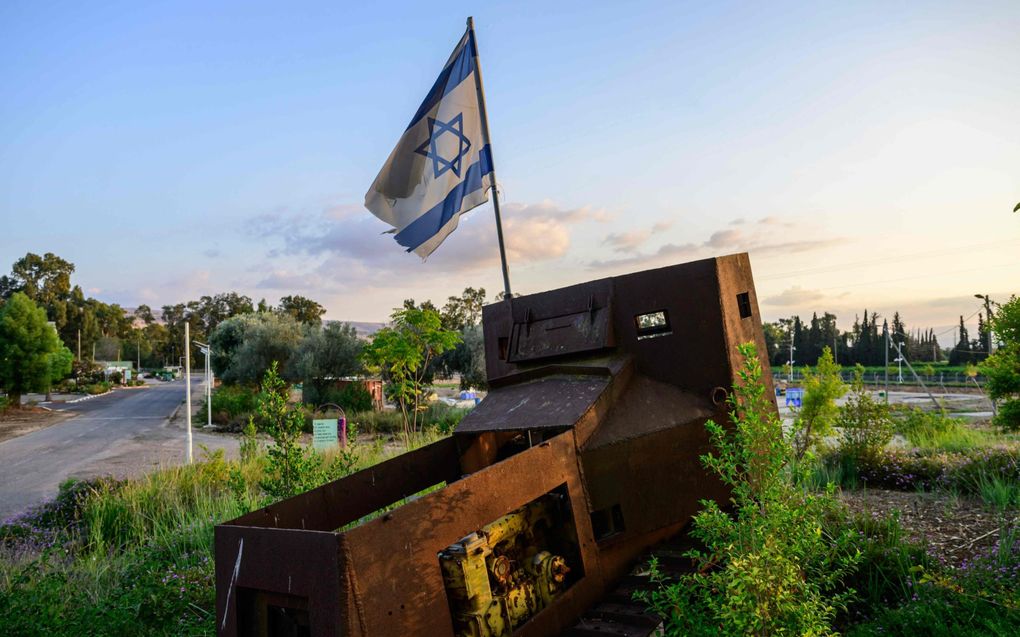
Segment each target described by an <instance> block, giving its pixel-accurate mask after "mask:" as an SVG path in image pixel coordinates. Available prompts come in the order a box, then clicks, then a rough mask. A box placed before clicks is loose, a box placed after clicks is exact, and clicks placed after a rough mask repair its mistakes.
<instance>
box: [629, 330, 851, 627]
mask: <svg viewBox="0 0 1020 637" xmlns="http://www.w3.org/2000/svg"><path fill="white" fill-rule="evenodd" d="M740 352H741V354H742V355H743V357H744V364H743V367H742V368H741V370H740V372H739V376H740V381H739V382H738V383H737V384H736V385H734V388H733V389H734V391H733V395H732V396H731V397H730V406H731V408H732V411H731V412H730V418H731V420H732V422H733V427H732V428H723V427H722V426H720V425H718V424H716V423H714V422H711V421H710V422H708V423H706V428H707V429H708V430H709V433H710V436H711V439H712V446H713V448H714V451H713V452H712V453H711V454H708V455H704V456H702V458H701V460H702V462H703V464H704V465H705V467H706V468H707V469H708V470H709V471H711V472H712V473H715V474H716V475H717V476H718V477H719V478H720V479H721V480H722V481H723V482H724V483H725V484H726V485H727V486H729V487H730V488H731V489H732V496H731V499H730V502H731V504H732V506H733V513H732V515H731V514H729V513H727V512H724V511H723V510H721V509H720V507H719V505H718V503H716V502H714V501H712V500H703V501H702V502H701V505H702V507H703V508H702V510H701V512H699V513H698V514H697V515H696V516H695V517H694V521H693V528H692V531H691V535H692V536H693V537H694V538H695V539H696V540H698V541H700V542H701V543H702V544H703V546H704V549H701V550H694V551H691V552H690V553H689V555H690V556H691V557H692V558H694V560H695V562H696V565H697V567H698V568H697V570H696V572H695V573H692V574H689V575H683V576H681V577H680V579H679V581H677V582H661V585H660V587H659V588H657V589H655V590H653V591H651V592H650V593H647V594H639V598H641V599H643V600H645V601H646V602H647V603H648V604H649V605H650V607H651V608H652V609H653V610H654V611H655V612H657V613H659V614H660V615H662V616H664V617H665V618H666V624H667V627H666V631H667V634H675V635H681V634H682V635H719V634H725V635H747V634H755V635H765V634H786V633H789V634H798V635H831V634H834V631H833V629H832V624H833V621H834V619H835V617H836V614H837V612H838V611H840V610H841V609H844V608H845V607H846V605H847V603H848V601H849V600H850V599H851V598H852V595H853V592H852V591H851V590H850V589H848V588H847V587H846V586H845V584H844V579H845V578H846V576H847V574H848V573H849V572H850V571H851V570H852V569H853V567H854V565H855V564H856V563H857V561H858V560H859V555H858V554H856V552H854V551H855V549H854V546H853V540H854V538H853V536H852V531H851V530H850V529H847V528H839V527H837V528H830V527H826V526H825V525H824V524H823V520H824V517H825V515H826V513H827V511H828V509H829V507H830V506H831V500H830V499H828V498H826V497H824V496H816V495H814V494H811V493H809V492H806V491H805V490H802V489H799V488H797V487H795V486H793V485H792V484H791V483H790V481H789V480H788V477H787V475H786V470H787V463H788V462H789V460H790V458H791V457H792V453H793V452H792V449H791V447H790V443H789V442H788V441H787V439H786V437H785V436H784V435H783V430H782V425H781V423H780V421H779V418H778V416H777V414H776V412H775V409H774V408H773V406H772V403H771V397H767V396H766V395H765V387H764V384H763V383H762V379H761V373H762V372H761V366H760V364H759V361H758V357H757V354H756V352H755V348H754V346H753V345H751V344H746V345H742V346H741V347H740ZM653 571H654V567H653ZM660 581H661V580H660Z"/></svg>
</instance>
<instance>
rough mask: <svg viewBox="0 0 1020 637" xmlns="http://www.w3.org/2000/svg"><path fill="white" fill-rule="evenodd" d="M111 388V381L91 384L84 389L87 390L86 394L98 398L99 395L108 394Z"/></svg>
mask: <svg viewBox="0 0 1020 637" xmlns="http://www.w3.org/2000/svg"><path fill="white" fill-rule="evenodd" d="M111 387H113V385H111V384H110V383H109V381H105V380H103V381H99V382H98V383H89V384H88V385H85V387H83V389H84V390H85V393H86V394H90V395H92V396H97V395H99V394H105V393H106V392H108V391H110V388H111Z"/></svg>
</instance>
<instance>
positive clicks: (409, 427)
mask: <svg viewBox="0 0 1020 637" xmlns="http://www.w3.org/2000/svg"><path fill="white" fill-rule="evenodd" d="M391 318H392V324H391V325H390V326H388V327H384V328H383V329H381V330H379V331H378V332H376V333H375V336H374V337H373V338H372V342H371V343H370V344H369V345H368V347H366V348H365V353H364V360H365V362H366V363H367V364H368V365H370V366H373V367H376V368H378V369H379V370H380V371H381V372H382V374H383V377H384V378H385V379H386V380H388V381H389V383H388V385H387V392H388V394H389V396H390V398H391V399H393V400H394V401H396V403H397V404H398V405H399V406H400V411H401V414H402V415H403V417H404V434H405V436H406V437H409V436H410V435H411V434H416V433H418V431H419V430H420V423H421V420H422V419H421V411H422V410H423V403H422V400H423V399H424V397H425V396H424V389H425V385H426V375H427V373H428V369H429V363H431V362H432V360H434V359H435V357H437V356H439V355H440V354H442V353H443V352H445V351H447V350H450V349H452V348H454V347H456V345H457V343H459V342H460V340H461V338H460V335H459V334H458V333H457V332H454V331H452V330H448V329H446V328H444V327H443V325H442V319H441V317H440V315H439V313H438V312H436V311H435V310H432V309H428V308H426V309H418V308H406V307H405V308H401V309H399V310H397V311H395V312H394V313H393V315H392V317H391Z"/></svg>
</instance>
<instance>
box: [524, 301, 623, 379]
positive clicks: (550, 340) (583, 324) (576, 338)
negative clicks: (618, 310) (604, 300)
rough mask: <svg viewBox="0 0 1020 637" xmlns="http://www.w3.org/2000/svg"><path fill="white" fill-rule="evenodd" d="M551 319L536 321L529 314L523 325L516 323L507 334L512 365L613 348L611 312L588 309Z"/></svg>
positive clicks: (601, 308)
mask: <svg viewBox="0 0 1020 637" xmlns="http://www.w3.org/2000/svg"><path fill="white" fill-rule="evenodd" d="M558 311H559V313H557V314H555V315H553V316H543V317H536V316H532V315H531V313H530V311H529V312H528V314H527V316H526V317H525V319H524V321H521V322H515V323H514V326H513V330H512V331H511V333H510V351H509V352H508V360H509V361H510V362H513V363H518V362H523V361H537V360H542V359H547V358H554V357H557V356H565V355H568V354H581V353H587V352H593V351H598V350H601V349H604V348H606V347H610V346H611V345H612V342H613V339H612V326H613V324H612V322H611V321H610V317H611V309H610V308H609V307H595V305H594V297H589V307H587V308H585V309H582V310H577V311H573V312H563V311H562V309H559V310H558Z"/></svg>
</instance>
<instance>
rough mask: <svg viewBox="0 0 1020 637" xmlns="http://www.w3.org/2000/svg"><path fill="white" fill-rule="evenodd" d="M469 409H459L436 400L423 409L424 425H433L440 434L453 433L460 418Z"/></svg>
mask: <svg viewBox="0 0 1020 637" xmlns="http://www.w3.org/2000/svg"><path fill="white" fill-rule="evenodd" d="M469 411H471V410H470V409H460V408H458V407H453V406H451V405H447V404H445V403H441V402H439V401H436V402H434V403H432V404H430V405H429V406H428V409H426V410H425V426H426V427H434V428H435V429H436V430H437V431H438V432H439V433H441V434H444V435H445V434H450V433H453V430H454V429H456V427H457V425H458V424H459V423H460V421H461V419H462V418H463V417H464V416H465V414H467V413H468V412H469Z"/></svg>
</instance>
